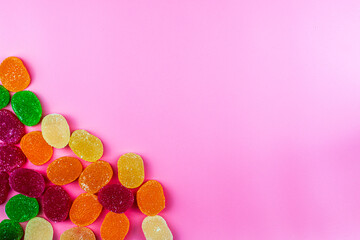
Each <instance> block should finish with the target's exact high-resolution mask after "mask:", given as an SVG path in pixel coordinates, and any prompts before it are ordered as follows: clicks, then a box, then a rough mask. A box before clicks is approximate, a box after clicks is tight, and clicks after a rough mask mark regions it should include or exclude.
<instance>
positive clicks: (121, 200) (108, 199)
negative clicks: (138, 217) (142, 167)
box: [98, 184, 134, 213]
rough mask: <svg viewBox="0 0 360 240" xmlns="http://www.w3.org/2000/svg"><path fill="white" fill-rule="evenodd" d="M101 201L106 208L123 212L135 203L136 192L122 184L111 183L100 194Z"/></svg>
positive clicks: (115, 211)
mask: <svg viewBox="0 0 360 240" xmlns="http://www.w3.org/2000/svg"><path fill="white" fill-rule="evenodd" d="M98 198H99V202H100V203H101V205H103V207H104V208H106V209H107V210H110V211H112V212H114V213H123V212H125V211H126V210H128V209H129V208H130V207H131V206H132V205H133V203H134V194H133V193H132V192H131V191H130V190H129V189H127V188H126V187H124V186H122V185H120V184H109V185H106V186H105V187H103V188H102V189H101V190H100V191H99V194H98Z"/></svg>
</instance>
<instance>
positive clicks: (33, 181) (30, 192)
mask: <svg viewBox="0 0 360 240" xmlns="http://www.w3.org/2000/svg"><path fill="white" fill-rule="evenodd" d="M9 182H10V186H11V188H12V189H14V190H15V191H16V192H18V193H21V194H23V195H25V196H28V197H32V198H37V197H40V196H41V194H42V193H43V192H44V190H45V180H44V177H43V176H42V175H41V174H40V173H38V172H35V171H34V170H31V169H26V168H18V169H15V170H14V171H12V172H11V173H10V178H9Z"/></svg>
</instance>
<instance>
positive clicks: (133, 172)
mask: <svg viewBox="0 0 360 240" xmlns="http://www.w3.org/2000/svg"><path fill="white" fill-rule="evenodd" d="M117 165H118V174H119V181H120V183H121V184H122V185H124V186H125V187H127V188H137V187H139V186H140V185H141V184H142V183H143V181H144V178H145V172H144V162H143V160H142V158H141V157H140V156H139V155H138V154H135V153H126V154H124V155H122V156H121V157H120V158H119V161H118V164H117Z"/></svg>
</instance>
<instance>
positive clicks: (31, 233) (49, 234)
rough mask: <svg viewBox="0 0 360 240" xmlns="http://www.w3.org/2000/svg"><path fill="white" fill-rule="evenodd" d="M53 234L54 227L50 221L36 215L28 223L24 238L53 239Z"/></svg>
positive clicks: (26, 239) (35, 239)
mask: <svg viewBox="0 0 360 240" xmlns="http://www.w3.org/2000/svg"><path fill="white" fill-rule="evenodd" d="M53 234H54V231H53V228H52V226H51V224H50V223H49V222H48V221H46V220H45V219H43V218H40V217H35V218H33V219H31V220H30V221H29V222H28V223H27V225H26V229H25V237H24V240H52V239H53Z"/></svg>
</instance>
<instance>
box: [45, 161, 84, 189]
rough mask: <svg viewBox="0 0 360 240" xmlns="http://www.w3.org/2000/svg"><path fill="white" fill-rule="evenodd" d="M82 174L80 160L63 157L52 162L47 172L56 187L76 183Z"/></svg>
mask: <svg viewBox="0 0 360 240" xmlns="http://www.w3.org/2000/svg"><path fill="white" fill-rule="evenodd" d="M81 172H82V165H81V163H80V161H79V159H77V158H74V157H61V158H58V159H56V160H55V161H53V162H51V163H50V164H49V166H48V168H47V170H46V174H47V177H48V178H49V180H50V181H51V182H52V183H53V184H56V185H66V184H68V183H71V182H73V181H75V180H76V179H77V178H78V177H79V176H80V174H81Z"/></svg>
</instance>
